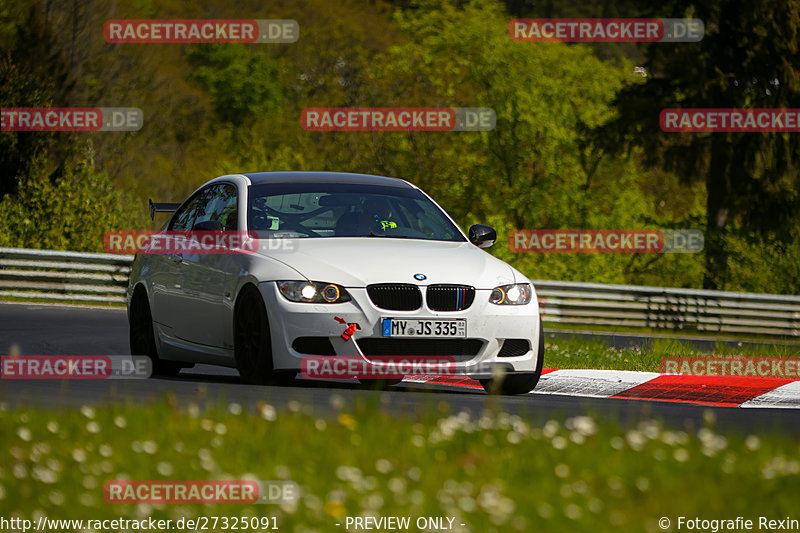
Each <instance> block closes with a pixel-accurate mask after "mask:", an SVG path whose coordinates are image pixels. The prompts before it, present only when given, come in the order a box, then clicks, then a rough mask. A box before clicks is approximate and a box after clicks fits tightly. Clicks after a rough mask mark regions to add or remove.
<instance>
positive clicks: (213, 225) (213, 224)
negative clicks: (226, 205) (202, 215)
mask: <svg viewBox="0 0 800 533" xmlns="http://www.w3.org/2000/svg"><path fill="white" fill-rule="evenodd" d="M192 231H222V222H220V221H219V220H204V221H203V222H198V223H197V224H195V225H194V227H193V228H192Z"/></svg>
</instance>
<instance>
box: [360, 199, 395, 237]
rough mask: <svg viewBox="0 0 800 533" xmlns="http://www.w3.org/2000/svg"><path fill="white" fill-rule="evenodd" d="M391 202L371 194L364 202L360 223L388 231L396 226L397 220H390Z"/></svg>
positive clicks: (367, 226) (363, 225) (366, 226)
mask: <svg viewBox="0 0 800 533" xmlns="http://www.w3.org/2000/svg"><path fill="white" fill-rule="evenodd" d="M392 215H393V213H392V204H391V203H390V202H389V200H387V199H386V198H381V197H379V196H373V197H371V198H368V199H367V201H366V202H364V210H363V211H362V212H361V220H360V223H361V225H362V227H365V228H370V229H373V228H376V229H377V228H380V230H381V231H384V232H385V231H390V230H392V229H395V228H397V222H394V221H393V220H392Z"/></svg>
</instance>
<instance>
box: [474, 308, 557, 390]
mask: <svg viewBox="0 0 800 533" xmlns="http://www.w3.org/2000/svg"><path fill="white" fill-rule="evenodd" d="M543 368H544V327H543V326H542V318H541V317H539V353H538V359H537V361H536V369H535V370H534V371H533V372H532V373H529V374H506V375H505V376H501V377H499V378H493V379H482V380H481V385H483V389H484V390H485V391H486V392H488V393H489V394H508V395H512V394H527V393H529V392H531V391H532V390H533V389H535V388H536V385H537V384H538V383H539V378H541V377H542V369H543Z"/></svg>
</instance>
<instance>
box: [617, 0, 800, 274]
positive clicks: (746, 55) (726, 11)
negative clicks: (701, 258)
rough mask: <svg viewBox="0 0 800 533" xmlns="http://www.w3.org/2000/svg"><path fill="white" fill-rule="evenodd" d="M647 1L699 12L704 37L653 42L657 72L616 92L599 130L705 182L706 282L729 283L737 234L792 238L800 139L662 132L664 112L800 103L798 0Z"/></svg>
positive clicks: (799, 186) (659, 12) (798, 207)
mask: <svg viewBox="0 0 800 533" xmlns="http://www.w3.org/2000/svg"><path fill="white" fill-rule="evenodd" d="M647 9H650V10H652V13H650V15H652V16H670V17H674V16H675V14H678V13H680V14H685V15H687V16H692V17H695V18H700V19H701V20H703V21H704V23H705V36H704V38H703V40H702V41H700V42H698V43H672V44H665V43H663V44H662V43H655V44H652V45H650V46H648V48H647V52H646V53H647V58H648V59H647V68H648V71H650V72H651V73H653V74H654V76H653V77H651V78H650V79H649V81H648V82H647V83H646V84H644V85H639V86H631V87H629V88H627V89H626V90H624V91H623V92H622V93H621V94H620V96H619V98H618V100H617V102H618V104H619V107H620V110H621V117H620V120H619V121H618V122H617V123H615V124H614V125H613V126H611V127H609V128H608V129H607V130H606V131H604V133H603V135H604V136H605V138H606V139H607V140H608V143H609V145H614V144H617V143H619V145H621V144H622V143H623V142H624V143H626V144H627V145H628V146H631V145H635V146H644V147H645V152H646V153H647V154H648V159H649V162H650V163H651V164H652V165H655V166H661V167H663V168H665V169H668V170H671V171H674V172H676V173H677V174H678V175H679V176H681V177H682V178H683V179H684V180H685V181H694V180H700V181H701V182H703V183H704V184H705V187H706V222H705V230H706V253H705V275H704V280H703V286H704V287H705V288H710V289H716V288H718V289H722V288H726V287H729V286H730V285H731V283H732V282H733V281H734V279H733V277H732V273H731V268H730V265H731V263H732V262H736V261H739V260H741V255H740V254H741V253H742V252H743V251H744V250H747V249H748V247H744V248H742V247H741V246H733V241H734V240H737V239H746V240H749V241H750V242H751V244H753V245H754V246H758V243H759V242H765V241H766V242H770V241H777V242H780V243H785V244H788V243H791V242H793V239H795V238H796V237H793V228H794V227H795V226H796V225H797V223H798V222H800V179H798V171H800V165H799V163H800V137H798V135H797V134H796V133H794V134H783V133H705V134H698V133H686V134H679V133H663V132H661V131H660V127H659V123H658V117H659V112H660V111H661V110H662V109H664V108H676V107H682V108H798V107H800V92H799V91H800V68H798V65H800V55H799V54H800V50H799V47H800V40H799V39H798V32H799V31H800V1H798V0H778V1H776V0H723V1H719V0H700V1H697V0H671V1H669V2H666V3H665V4H662V5H659V6H658V7H657V8H654V7H650V6H647ZM647 15H648V14H647V13H644V16H647ZM770 244H771V243H770ZM734 248H736V249H737V250H739V251H738V252H736V254H734V253H733V250H734ZM762 290H763V289H762Z"/></svg>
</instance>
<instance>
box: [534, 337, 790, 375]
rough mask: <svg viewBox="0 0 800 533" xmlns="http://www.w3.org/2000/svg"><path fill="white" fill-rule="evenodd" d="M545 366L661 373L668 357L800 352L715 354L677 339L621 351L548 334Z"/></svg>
mask: <svg viewBox="0 0 800 533" xmlns="http://www.w3.org/2000/svg"><path fill="white" fill-rule="evenodd" d="M545 339H546V343H545V359H544V363H545V367H547V368H596V369H609V370H636V371H639V372H659V371H660V366H661V359H663V358H664V357H703V356H711V355H714V356H723V357H724V356H746V357H799V356H800V349H798V348H795V347H792V346H781V345H772V346H770V345H764V346H746V347H745V346H730V345H728V344H726V343H717V345H716V348H715V349H714V351H713V352H707V351H702V350H697V349H694V348H692V347H691V346H690V345H689V344H688V343H686V342H682V341H679V340H673V339H653V340H652V341H650V342H649V343H647V344H645V345H644V346H643V347H638V346H633V347H630V348H623V349H617V348H615V347H613V346H611V345H609V344H608V342H607V341H605V340H604V339H593V340H586V339H581V338H555V337H553V336H548V335H547V334H546V333H545Z"/></svg>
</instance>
